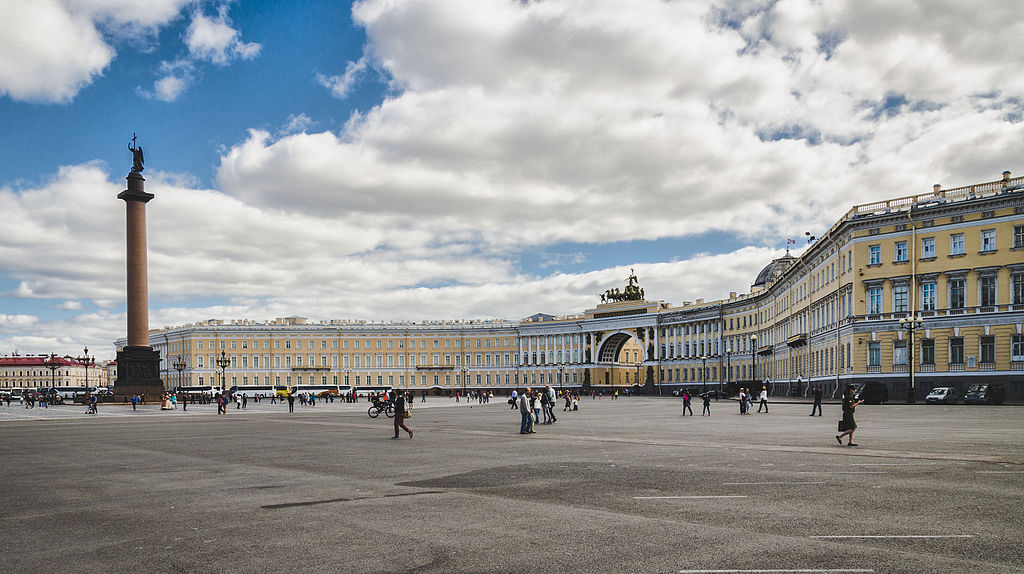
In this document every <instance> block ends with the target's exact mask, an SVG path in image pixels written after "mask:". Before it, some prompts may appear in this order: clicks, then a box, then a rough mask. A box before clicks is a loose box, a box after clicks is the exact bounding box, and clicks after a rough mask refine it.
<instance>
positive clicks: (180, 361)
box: [171, 355, 185, 388]
mask: <svg viewBox="0 0 1024 574" xmlns="http://www.w3.org/2000/svg"><path fill="white" fill-rule="evenodd" d="M171 366H172V367H174V370H175V371H178V388H181V387H182V386H183V385H182V384H181V372H182V371H184V370H185V357H183V356H181V355H178V356H177V357H174V362H173V363H171Z"/></svg>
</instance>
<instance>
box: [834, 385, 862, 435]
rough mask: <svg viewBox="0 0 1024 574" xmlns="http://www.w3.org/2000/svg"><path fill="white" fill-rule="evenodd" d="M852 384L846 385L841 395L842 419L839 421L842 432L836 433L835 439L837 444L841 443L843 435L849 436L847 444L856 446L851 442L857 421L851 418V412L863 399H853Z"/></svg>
mask: <svg viewBox="0 0 1024 574" xmlns="http://www.w3.org/2000/svg"><path fill="white" fill-rule="evenodd" d="M853 393H854V386H853V385H849V386H847V387H846V394H844V395H843V420H842V421H840V422H839V425H840V428H841V429H843V430H842V432H840V433H839V434H837V435H836V441H837V442H839V444H843V437H844V436H849V437H850V439H849V442H847V443H846V444H847V445H848V446H857V443H855V442H853V431H855V430H857V421H855V420H853V412H854V411H855V410H857V405H859V404H861V403H862V402H864V401H855V400H854V398H853Z"/></svg>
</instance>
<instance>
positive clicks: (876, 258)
mask: <svg viewBox="0 0 1024 574" xmlns="http://www.w3.org/2000/svg"><path fill="white" fill-rule="evenodd" d="M881 264H882V246H881V245H871V246H869V247H868V265H881Z"/></svg>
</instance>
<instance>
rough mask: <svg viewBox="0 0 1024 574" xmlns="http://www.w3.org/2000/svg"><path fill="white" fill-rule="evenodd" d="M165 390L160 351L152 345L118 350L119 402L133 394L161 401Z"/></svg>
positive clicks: (117, 388) (117, 381)
mask: <svg viewBox="0 0 1024 574" xmlns="http://www.w3.org/2000/svg"><path fill="white" fill-rule="evenodd" d="M163 392H164V382H163V381H162V380H161V379H160V351H157V350H155V349H153V348H152V347H132V346H129V347H125V348H124V349H122V350H120V351H118V352H117V380H116V381H114V396H115V397H116V399H115V400H117V401H118V402H123V401H124V397H125V396H127V397H129V400H130V397H131V396H132V395H140V396H141V395H146V401H147V402H154V401H159V400H160V396H161V395H163Z"/></svg>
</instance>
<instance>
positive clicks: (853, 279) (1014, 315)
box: [115, 172, 1024, 400]
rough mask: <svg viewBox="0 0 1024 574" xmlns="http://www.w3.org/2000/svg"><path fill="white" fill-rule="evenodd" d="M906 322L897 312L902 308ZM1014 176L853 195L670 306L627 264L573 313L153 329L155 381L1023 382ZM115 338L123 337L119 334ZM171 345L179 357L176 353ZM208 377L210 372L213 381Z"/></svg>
mask: <svg viewBox="0 0 1024 574" xmlns="http://www.w3.org/2000/svg"><path fill="white" fill-rule="evenodd" d="M901 320H902V323H901ZM1022 324H1024V178H1020V177H1017V178H1014V177H1011V174H1010V173H1009V172H1005V173H1004V174H1003V176H1002V178H1000V179H997V180H995V181H991V182H986V183H980V184H975V185H970V186H964V187H958V188H954V189H942V188H941V187H940V186H935V187H934V188H933V189H932V190H931V191H930V192H927V193H923V194H920V195H913V196H906V197H900V198H897V199H891V200H887V201H882V202H877V203H872V204H865V205H858V206H855V207H854V208H852V209H851V210H850V211H849V212H847V213H846V214H845V215H844V216H843V217H842V218H841V219H840V220H839V221H837V222H835V224H834V225H832V227H831V228H830V229H829V230H828V231H827V232H826V233H825V234H823V235H821V236H820V237H819V238H817V239H816V240H815V241H814V242H813V243H812V244H811V245H809V247H808V248H807V249H806V250H805V251H804V252H803V253H802V254H801V255H800V256H799V257H795V256H791V255H789V253H788V252H787V254H786V255H785V256H783V257H780V258H779V259H776V260H774V261H772V262H771V263H769V264H768V265H767V266H766V267H765V268H764V269H763V270H762V271H761V272H760V273H759V274H758V276H757V277H756V278H755V279H754V282H753V284H752V285H751V287H750V291H749V293H746V294H740V295H738V294H736V293H730V295H729V297H727V298H723V299H720V300H714V301H704V300H701V299H698V300H697V301H696V302H684V303H682V304H680V305H672V304H669V303H666V302H664V301H657V300H654V301H651V300H647V299H646V297H645V294H644V292H643V289H640V288H639V282H638V280H637V278H636V277H635V276H631V277H630V278H629V279H628V284H627V286H626V289H625V291H624V292H622V293H620V292H619V291H618V289H614V290H610V291H609V292H608V293H607V297H605V296H604V295H603V296H602V302H601V303H599V304H597V305H596V306H595V307H594V308H592V309H587V310H585V311H583V312H581V313H579V314H576V315H568V316H551V315H543V314H538V315H534V316H532V317H529V318H526V319H523V320H521V321H497V320H496V321H452V322H436V323H383V324H380V323H365V322H355V321H330V322H318V323H308V322H306V320H304V319H302V318H297V317H293V318H286V319H277V320H274V321H268V322H264V323H254V322H248V321H232V322H229V323H224V322H222V321H206V322H201V323H196V324H192V325H186V326H182V327H173V328H167V329H161V330H156V331H152V332H151V333H150V342H151V344H152V345H153V347H154V348H155V349H157V350H159V351H160V352H161V357H162V361H163V363H162V367H161V372H162V376H163V377H164V379H165V381H166V384H167V386H168V387H169V388H171V387H175V386H178V385H179V384H190V385H200V384H220V382H219V379H218V376H219V375H218V374H217V369H216V364H215V361H216V357H218V356H219V355H220V353H221V352H223V353H224V354H225V358H226V359H227V360H228V361H230V365H229V366H228V367H227V369H226V374H225V377H226V385H227V386H228V387H230V386H232V385H238V386H244V385H257V384H258V385H292V384H311V383H312V384H324V383H327V384H341V385H346V384H347V385H349V386H352V387H392V388H408V389H414V390H429V389H433V390H441V391H445V390H450V391H456V390H460V389H463V388H465V389H495V390H499V391H500V390H501V389H506V390H508V391H510V390H511V389H512V388H515V387H521V386H523V385H531V386H532V385H543V384H551V385H552V386H556V387H557V386H566V387H583V388H586V389H603V390H609V391H610V390H612V389H624V388H632V389H638V388H639V389H640V390H643V391H645V392H655V393H657V392H666V391H667V390H668V389H671V388H678V387H682V386H685V387H689V388H692V389H696V390H700V389H701V388H704V387H718V386H730V387H736V386H753V385H760V384H762V383H764V382H766V381H767V382H768V383H769V384H770V386H771V390H772V392H774V393H781V392H787V393H790V394H806V393H807V392H808V390H809V388H810V387H811V386H812V385H818V384H820V385H822V386H823V387H824V388H825V390H826V393H828V394H831V395H835V394H836V393H837V392H838V389H840V388H841V387H842V386H843V385H844V384H846V383H853V382H867V381H879V382H884V383H886V384H887V385H888V387H889V389H890V396H891V397H893V399H892V400H895V399H896V398H900V399H902V398H903V397H905V396H906V395H907V393H908V391H909V390H910V388H911V387H913V389H914V393H913V394H914V396H915V397H916V398H918V399H920V398H921V397H922V396H923V394H924V393H925V392H927V391H928V390H930V389H931V388H932V387H935V386H954V387H958V388H960V389H961V390H965V388H966V386H967V385H969V384H973V383H976V382H1003V383H1005V384H1006V387H1007V394H1008V396H1009V397H1011V398H1017V399H1019V398H1024V332H1022ZM115 344H117V345H119V346H123V345H124V344H125V341H123V340H122V341H118V342H116V343H115ZM177 357H181V360H180V361H179V366H183V367H184V368H183V369H182V370H181V371H177V370H176V369H174V368H173V365H174V362H175V361H174V359H175V358H177ZM214 381H217V382H214Z"/></svg>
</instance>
